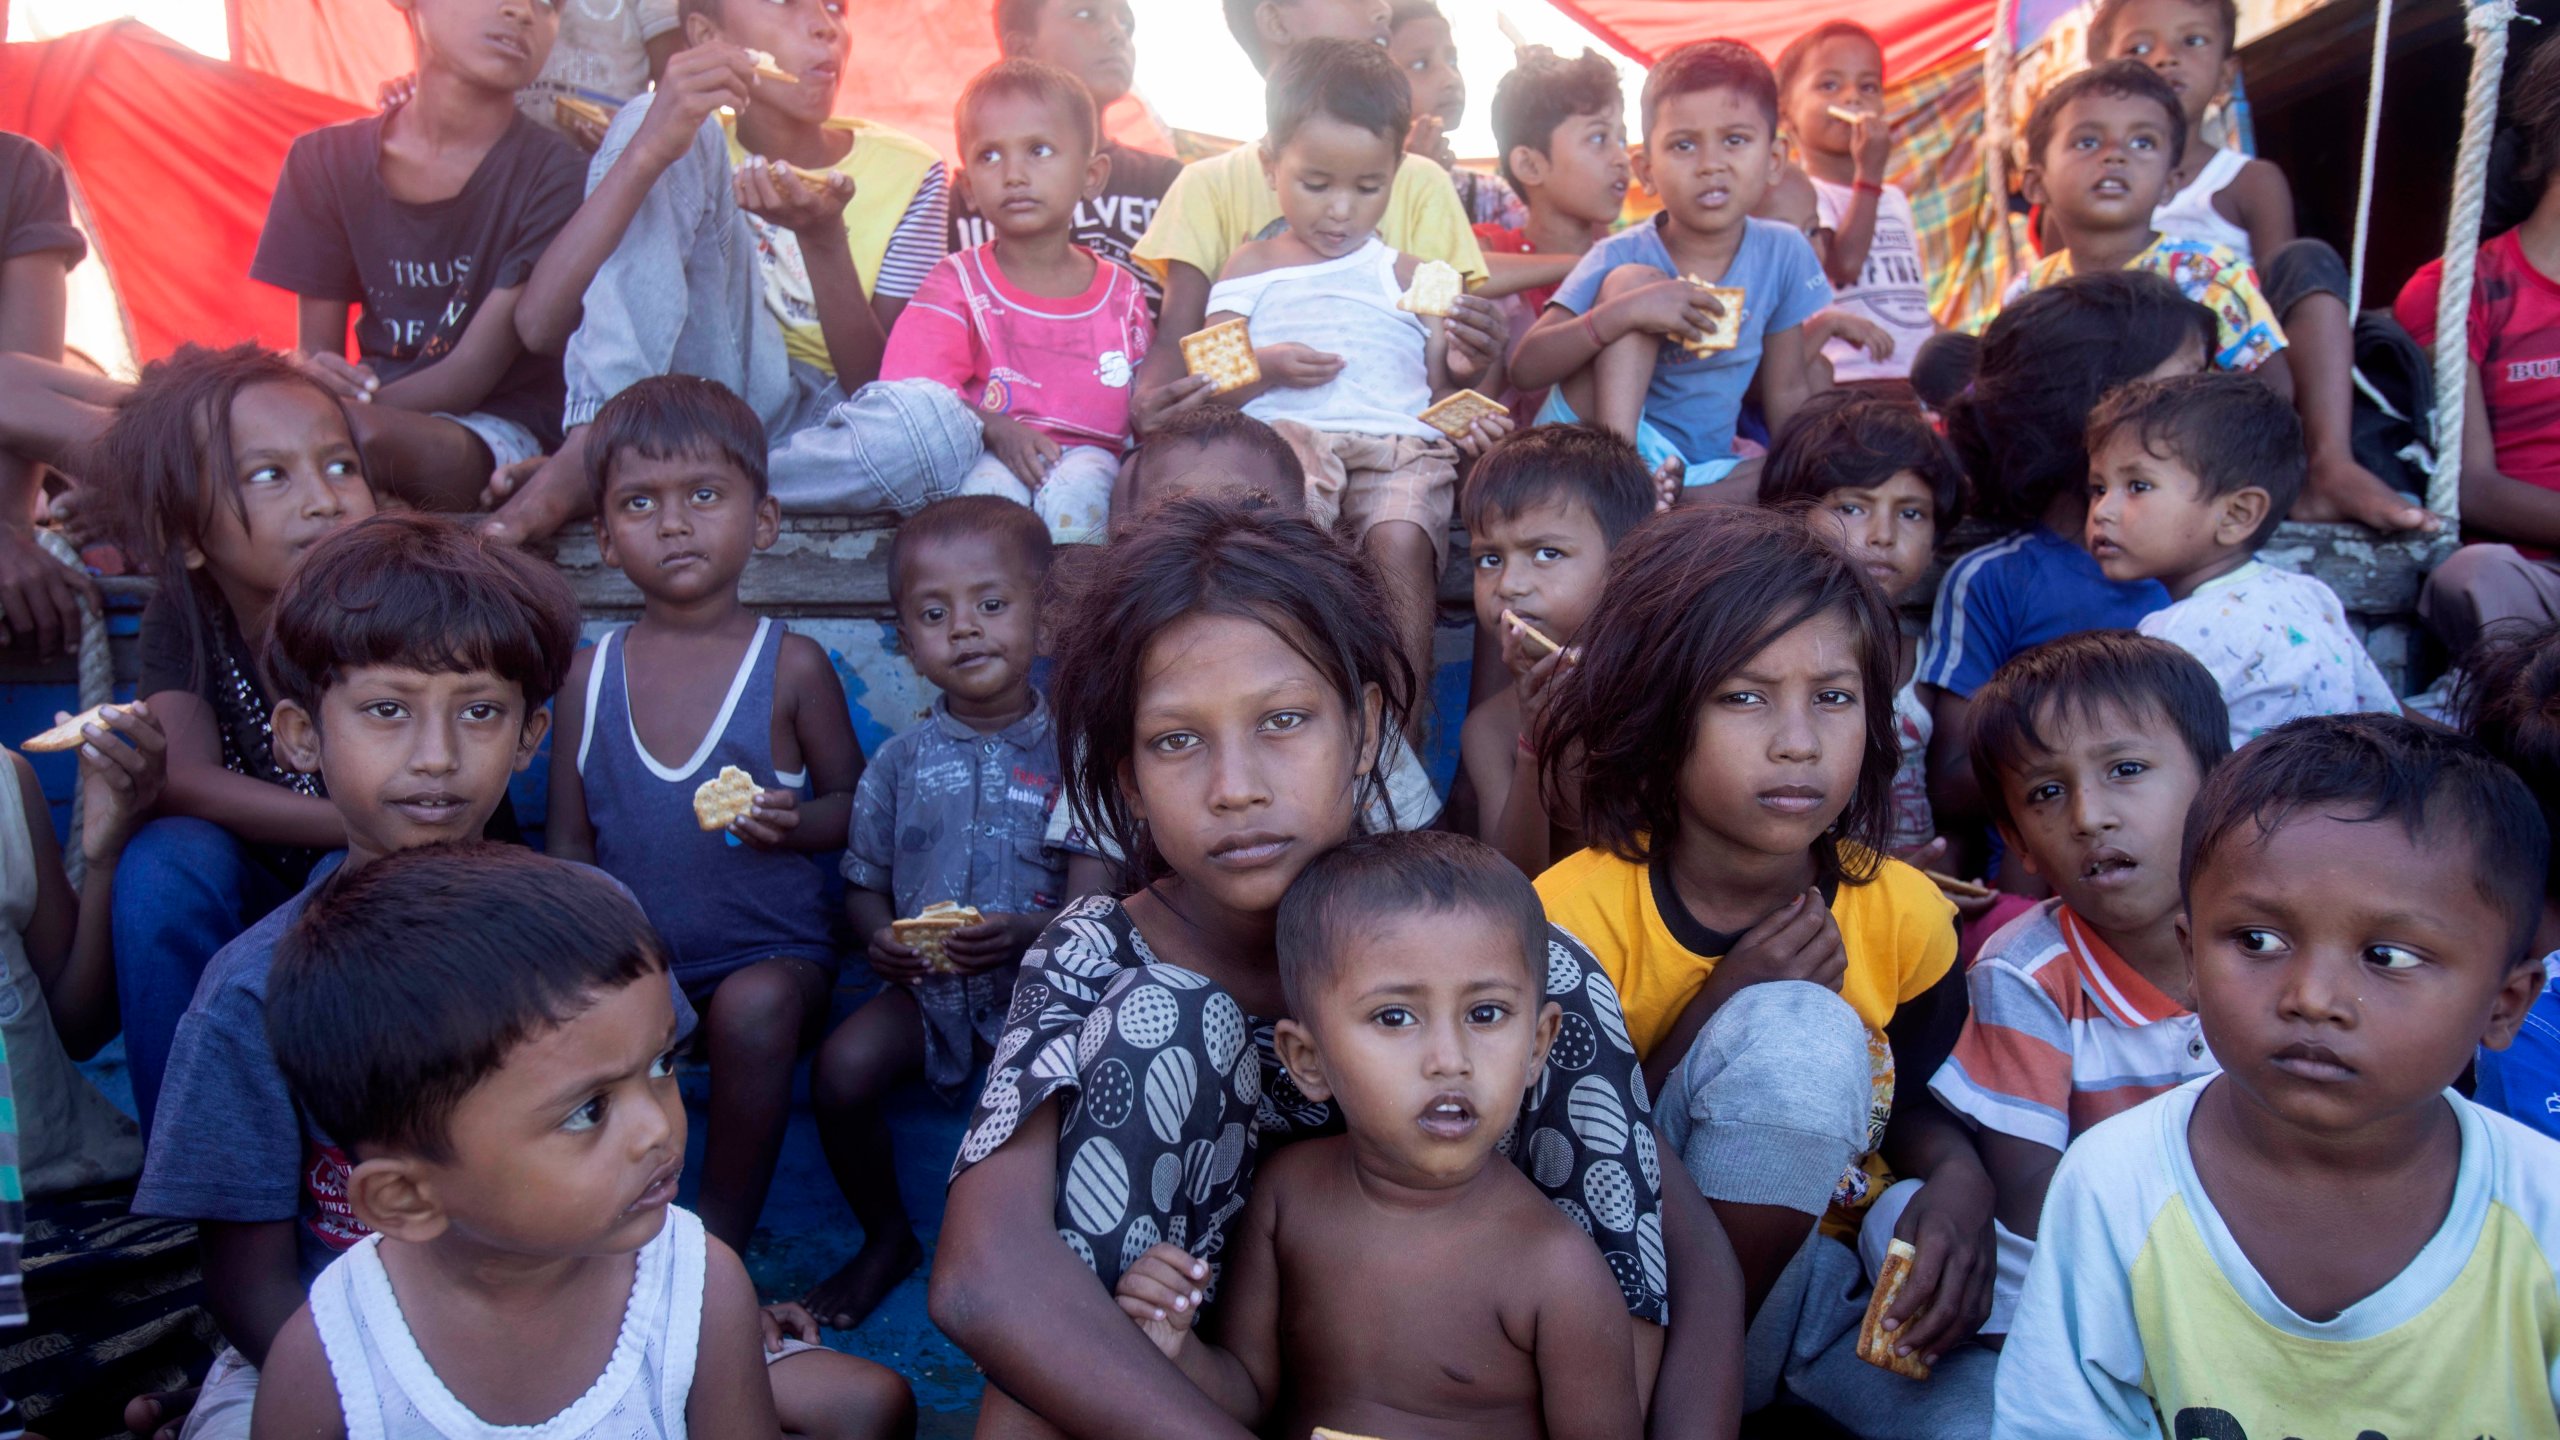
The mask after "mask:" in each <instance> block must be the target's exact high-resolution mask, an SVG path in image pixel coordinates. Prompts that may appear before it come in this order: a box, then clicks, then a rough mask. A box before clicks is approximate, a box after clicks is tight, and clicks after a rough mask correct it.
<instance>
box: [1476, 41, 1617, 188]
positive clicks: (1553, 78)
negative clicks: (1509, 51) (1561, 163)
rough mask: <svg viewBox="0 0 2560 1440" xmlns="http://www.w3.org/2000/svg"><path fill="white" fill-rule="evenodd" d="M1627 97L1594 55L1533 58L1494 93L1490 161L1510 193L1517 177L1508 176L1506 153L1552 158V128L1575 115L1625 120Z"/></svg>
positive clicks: (1603, 59) (1604, 61) (1612, 70)
mask: <svg viewBox="0 0 2560 1440" xmlns="http://www.w3.org/2000/svg"><path fill="white" fill-rule="evenodd" d="M1626 111H1627V101H1626V96H1625V95H1624V94H1623V93H1621V91H1620V90H1619V88H1618V67H1617V66H1615V65H1612V64H1610V63H1609V57H1607V56H1605V55H1603V54H1601V53H1600V52H1599V51H1597V50H1585V51H1583V52H1582V53H1581V54H1580V55H1577V56H1575V57H1574V58H1573V59H1571V60H1567V59H1566V58H1564V57H1563V56H1561V55H1558V54H1555V53H1554V52H1552V51H1547V50H1540V51H1536V52H1533V53H1532V54H1531V55H1530V56H1529V58H1528V59H1526V60H1523V61H1521V62H1520V63H1519V64H1518V65H1517V66H1515V67H1513V69H1512V71H1511V73H1510V74H1508V75H1505V76H1503V77H1502V80H1501V82H1500V83H1499V84H1497V85H1495V86H1494V87H1493V148H1494V160H1495V163H1496V164H1497V165H1498V166H1499V167H1500V169H1501V171H1502V178H1503V179H1504V180H1507V181H1509V182H1510V183H1511V186H1512V188H1513V189H1515V190H1516V189H1518V188H1519V186H1520V177H1519V176H1517V175H1515V174H1513V173H1511V152H1512V151H1513V150H1515V149H1518V148H1520V147H1521V146H1524V145H1525V146H1527V147H1528V148H1530V149H1532V150H1535V151H1537V152H1538V153H1539V154H1541V155H1545V156H1548V157H1549V158H1550V159H1552V158H1553V152H1552V151H1550V150H1549V149H1548V148H1547V147H1548V146H1549V145H1550V144H1552V143H1553V142H1554V140H1555V133H1556V127H1557V126H1559V125H1561V124H1563V123H1564V122H1566V121H1567V120H1570V119H1572V118H1573V117H1574V116H1576V115H1616V116H1624V115H1625V114H1626Z"/></svg>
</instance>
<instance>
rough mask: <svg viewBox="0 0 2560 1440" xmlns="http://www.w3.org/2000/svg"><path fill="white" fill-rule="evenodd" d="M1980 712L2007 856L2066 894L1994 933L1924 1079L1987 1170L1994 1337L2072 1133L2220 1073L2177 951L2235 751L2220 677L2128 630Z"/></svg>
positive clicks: (2005, 687)
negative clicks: (1947, 1051) (2188, 848)
mask: <svg viewBox="0 0 2560 1440" xmlns="http://www.w3.org/2000/svg"><path fill="white" fill-rule="evenodd" d="M1972 721H1973V768H1974V773H1975V775H1976V776H1977V777H1978V779H1979V780H1980V782H1981V786H1982V796H1983V803H1984V805H1985V807H1986V808H1987V809H1988V810H1989V811H1990V813H1991V816H1992V819H1993V821H1994V823H1995V824H1997V825H1998V826H1999V827H2000V833H2001V835H2002V837H2003V838H2004V839H2006V840H2007V842H2008V853H2009V855H2010V856H2011V857H2013V858H2014V859H2015V860H2016V861H2017V862H2018V863H2019V864H2021V865H2023V866H2025V867H2026V870H2027V872H2028V873H2029V874H2031V875H2035V876H2038V877H2040V878H2042V879H2043V880H2044V881H2045V882H2046V883H2047V884H2049V885H2051V886H2052V887H2053V890H2054V898H2053V899H2050V900H2047V901H2045V902H2044V903H2042V904H2040V905H2038V906H2036V907H2035V908H2034V909H2032V910H2029V911H2027V912H2026V913H2025V914H2023V915H2020V916H2018V917H2017V918H2016V919H2015V920H2012V921H2011V922H2009V923H2008V924H2007V925H2005V926H2003V927H2001V928H2000V930H1999V931H1997V932H1996V933H1994V934H1993V935H1992V937H1991V938H1990V939H1989V940H1987V941H1985V942H1984V943H1983V947H1982V953H1981V955H1980V956H1978V957H1977V958H1976V959H1975V960H1974V962H1973V965H1972V968H1971V969H1970V970H1968V971H1967V972H1966V974H1965V989H1966V991H1967V994H1968V996H1969V998H1970V999H1971V1002H1972V1004H1971V1014H1970V1015H1969V1016H1968V1018H1967V1019H1966V1020H1965V1023H1964V1032H1963V1034H1962V1035H1961V1036H1960V1037H1959V1038H1958V1039H1957V1041H1956V1047H1955V1053H1954V1054H1953V1055H1952V1056H1951V1057H1949V1059H1948V1060H1947V1063H1946V1064H1945V1065H1943V1066H1941V1067H1940V1068H1939V1070H1938V1073H1937V1075H1936V1076H1935V1077H1933V1078H1932V1079H1931V1080H1930V1082H1929V1088H1930V1090H1931V1092H1932V1093H1934V1094H1935V1095H1936V1096H1937V1097H1938V1099H1939V1100H1940V1102H1942V1103H1943V1104H1945V1106H1946V1107H1947V1108H1948V1109H1949V1110H1950V1111H1952V1112H1954V1113H1955V1114H1956V1115H1957V1116H1959V1117H1961V1118H1962V1119H1963V1120H1964V1121H1965V1123H1966V1124H1968V1125H1970V1126H1971V1127H1972V1128H1973V1131H1974V1144H1975V1146H1976V1147H1977V1148H1978V1149H1979V1150H1980V1151H1981V1152H1982V1161H1983V1167H1984V1168H1985V1169H1986V1170H1988V1171H1990V1173H1991V1182H1992V1186H1993V1189H1994V1191H1995V1195H1996V1198H1995V1203H1994V1206H1993V1218H1994V1222H1995V1229H1996V1234H1997V1238H1998V1241H1999V1275H1998V1279H1997V1281H1996V1282H1995V1285H1994V1288H1993V1295H1992V1302H1991V1319H1990V1321H1989V1322H1988V1323H1987V1324H1985V1325H1984V1326H1983V1332H1984V1333H1985V1334H1986V1335H1990V1334H2005V1333H2006V1332H2007V1330H2008V1328H2009V1317H2010V1314H2011V1313H2012V1311H2014V1309H2015V1308H2016V1305H2017V1300H2018V1292H2019V1289H2020V1287H2021V1286H2023V1285H2024V1284H2025V1282H2026V1273H2027V1261H2028V1259H2029V1258H2030V1257H2031V1256H2033V1254H2034V1253H2035V1236H2036V1220H2037V1214H2038V1212H2039V1211H2041V1210H2042V1209H2043V1208H2044V1195H2045V1187H2046V1185H2047V1184H2048V1183H2050V1182H2051V1181H2052V1179H2053V1170H2054V1166H2055V1165H2057V1164H2059V1163H2060V1162H2061V1159H2062V1151H2063V1147H2064V1146H2066V1145H2068V1144H2069V1143H2070V1142H2071V1141H2072V1140H2074V1139H2076V1138H2078V1137H2079V1135H2080V1134H2081V1132H2083V1131H2085V1130H2087V1129H2088V1128H2089V1127H2090V1126H2092V1125H2095V1124H2097V1123H2098V1122H2099V1121H2101V1120H2104V1119H2106V1118H2107V1117H2108V1116H2111V1115H2114V1114H2117V1113H2119V1112H2121V1111H2124V1110H2129V1109H2131V1108H2133V1107H2134V1106H2136V1105H2138V1104H2141V1103H2142V1102H2143V1101H2145V1100H2148V1099H2150V1098H2151V1097H2152V1096H2154V1095H2157V1094H2159V1093H2161V1092H2162V1091H2164V1090H2170V1089H2174V1088H2176V1087H2177V1086H2178V1085H2180V1084H2182V1083H2184V1082H2185V1081H2188V1080H2192V1079H2194V1078H2195V1077H2197V1076H2199V1075H2209V1074H2212V1073H2213V1072H2214V1071H2215V1070H2217V1069H2218V1068H2220V1067H2218V1066H2217V1065H2216V1064H2215V1063H2214V1059H2213V1055H2212V1053H2211V1052H2210V1051H2209V1050H2208V1049H2207V1048H2206V1046H2205V1040H2204V1031H2203V1029H2202V1027H2201V1025H2200V1024H2199V1022H2198V1021H2197V1019H2196V1016H2195V1012H2194V1010H2193V1008H2192V1006H2191V999H2192V996H2191V993H2190V990H2189V981H2188V976H2187V967H2186V962H2185V960H2184V959H2183V957H2182V955H2181V953H2180V951H2179V947H2178V935H2177V928H2176V925H2177V918H2178V913H2179V910H2180V908H2181V902H2180V900H2179V891H2178V847H2179V841H2180V838H2181V836H2182V835H2183V833H2184V831H2185V828H2186V819H2187V806H2188V803H2189V802H2190V801H2192V800H2193V799H2194V798H2195V795H2196V790H2197V788H2198V787H2199V786H2200V785H2201V784H2202V783H2203V781H2204V776H2205V774H2206V772H2207V771H2210V770H2211V769H2212V768H2213V767H2214V765H2215V764H2217V763H2219V762H2220V761H2221V760H2222V759H2223V758H2224V757H2225V756H2227V755H2229V754H2230V753H2231V746H2230V737H2229V734H2228V722H2227V720H2226V718H2225V713H2224V710H2223V704H2222V695H2221V692H2220V690H2219V688H2218V687H2217V686H2216V684H2215V682H2214V679H2213V676H2212V674H2211V673H2210V672H2208V671H2207V670H2206V669H2205V668H2204V667H2203V666H2202V665H2201V664H2199V663H2197V662H2196V660H2195V659H2194V658H2193V657H2192V656H2190V655H2188V654H2187V653H2186V652H2185V651H2184V650H2181V649H2179V648H2178V647H2177V646H2175V645H2171V644H2169V643H2168V642H2166V641H2162V640H2155V639H2150V638H2148V637H2145V636H2141V635H2137V634H2135V633H2134V632H2132V631H2130V630H2090V631H2083V632H2082V633H2080V634H2077V635H2071V636H2066V637H2064V638H2063V639H2060V640H2054V641H2050V642H2048V643H2046V644H2043V645H2039V646H2036V647H2035V648H2034V649H2032V650H2027V651H2025V652H2023V653H2021V654H2019V655H2017V656H2015V657H2013V658H2012V659H2011V660H2010V661H2009V662H2008V663H2007V664H2005V665H2003V666H2001V667H2000V670H1999V672H1998V673H1997V674H1995V675H1993V676H1992V677H1991V680H1990V682H1989V683H1987V684H1985V685H1984V686H1983V687H1982V688H1981V689H1980V690H1978V691H1976V692H1975V693H1974V700H1973V712H1972ZM1878 1203H1880V1204H1881V1203H1883V1202H1881V1201H1879V1202H1878Z"/></svg>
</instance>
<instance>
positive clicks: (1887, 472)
mask: <svg viewBox="0 0 2560 1440" xmlns="http://www.w3.org/2000/svg"><path fill="white" fill-rule="evenodd" d="M1905 470H1908V471H1910V472H1911V473H1912V474H1914V475H1916V476H1918V477H1920V483H1921V484H1923V485H1926V486H1928V487H1929V508H1930V513H1931V515H1932V516H1933V517H1934V518H1935V520H1936V523H1937V527H1938V533H1939V534H1940V535H1942V536H1943V535H1945V534H1946V533H1947V532H1948V531H1950V530H1952V529H1954V528H1955V525H1956V522H1957V521H1958V520H1960V519H1962V518H1964V466H1963V464H1962V463H1961V462H1959V461H1958V460H1957V459H1956V452H1955V451H1954V450H1953V449H1952V448H1950V447H1949V446H1948V444H1947V440H1946V437H1945V436H1943V435H1940V434H1939V433H1938V429H1937V427H1936V426H1934V425H1931V424H1930V423H1929V417H1928V416H1926V415H1923V414H1921V413H1920V407H1918V406H1916V405H1913V404H1912V403H1911V402H1909V401H1907V400H1893V399H1888V398H1886V397H1884V396H1882V395H1871V394H1862V393H1860V392H1858V391H1855V390H1825V391H1823V392H1822V393H1821V394H1819V395H1816V396H1814V397H1813V398H1812V399H1811V400H1808V401H1806V402H1805V403H1804V404H1803V405H1802V406H1800V407H1798V408H1797V410H1796V413H1795V414H1793V415H1790V416H1788V417H1787V423H1786V424H1785V425H1783V426H1781V427H1779V429H1778V436H1777V443H1776V444H1774V445H1772V446H1771V447H1770V448H1769V460H1768V463H1767V464H1766V465H1765V466H1764V467H1762V469H1761V471H1760V503H1761V504H1763V505H1775V506H1783V505H1786V504H1788V503H1790V502H1803V501H1819V500H1820V499H1821V498H1822V497H1823V496H1825V495H1828V494H1830V493H1831V492H1832V491H1834V490H1867V489H1873V488H1874V487H1876V486H1878V485H1881V484H1883V483H1884V482H1886V481H1887V480H1890V479H1892V478H1893V477H1894V476H1896V475H1899V474H1901V473H1902V472H1903V471H1905Z"/></svg>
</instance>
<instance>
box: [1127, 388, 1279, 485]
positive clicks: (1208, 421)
mask: <svg viewBox="0 0 2560 1440" xmlns="http://www.w3.org/2000/svg"><path fill="white" fill-rule="evenodd" d="M1183 445H1191V446H1196V447H1199V448H1202V449H1206V448H1208V447H1210V446H1213V445H1232V446H1234V447H1235V448H1237V449H1239V450H1243V451H1246V452H1248V453H1249V454H1251V455H1253V456H1254V457H1255V458H1256V459H1258V460H1260V461H1262V462H1263V463H1264V464H1265V465H1266V466H1268V467H1269V471H1270V477H1269V478H1270V479H1271V480H1272V481H1274V482H1275V483H1274V484H1272V485H1270V486H1265V487H1260V488H1262V489H1263V490H1264V493H1266V494H1269V495H1270V496H1271V499H1272V501H1273V503H1275V504H1278V505H1280V506H1282V507H1283V508H1285V509H1289V510H1304V509H1305V508H1306V505H1307V465H1306V462H1305V461H1303V460H1301V459H1299V458H1298V452H1297V451H1296V450H1294V449H1292V448H1291V447H1290V445H1289V442H1288V441H1286V440H1284V439H1282V438H1281V437H1280V432H1279V431H1277V430H1274V429H1272V428H1271V427H1270V426H1269V425H1268V424H1266V423H1264V422H1263V421H1261V420H1257V419H1255V418H1254V417H1253V416H1251V415H1247V414H1246V413H1244V412H1243V411H1242V410H1239V409H1237V408H1235V407H1234V406H1232V405H1194V406H1192V407H1191V408H1190V409H1188V410H1177V411H1175V412H1174V413H1173V414H1171V415H1169V416H1166V417H1165V418H1164V419H1163V420H1161V421H1159V422H1158V423H1157V425H1156V427H1155V428H1154V429H1153V430H1150V431H1148V432H1147V438H1146V439H1145V440H1144V441H1143V442H1141V443H1140V444H1139V446H1138V454H1137V459H1136V462H1135V463H1134V465H1133V466H1132V467H1131V469H1130V471H1129V499H1130V502H1131V505H1132V507H1133V508H1135V509H1139V510H1143V509H1145V508H1146V506H1147V504H1148V503H1149V502H1148V499H1147V491H1146V487H1147V465H1148V457H1150V456H1155V455H1161V454H1163V453H1164V452H1165V451H1167V450H1171V449H1174V448H1176V447H1178V446H1183ZM1257 478H1259V477H1257ZM1281 492H1286V493H1281Z"/></svg>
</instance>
